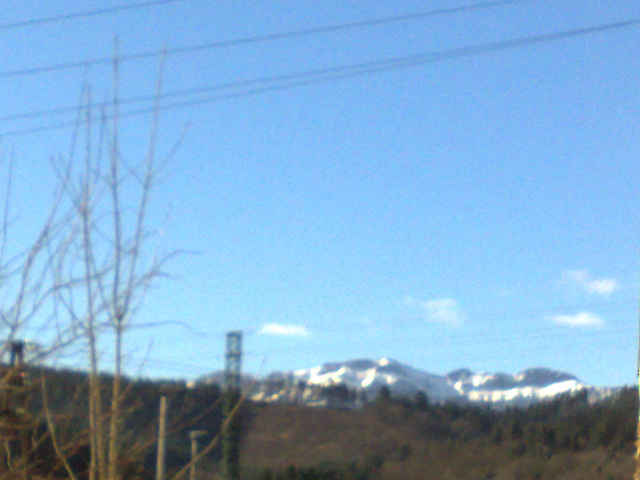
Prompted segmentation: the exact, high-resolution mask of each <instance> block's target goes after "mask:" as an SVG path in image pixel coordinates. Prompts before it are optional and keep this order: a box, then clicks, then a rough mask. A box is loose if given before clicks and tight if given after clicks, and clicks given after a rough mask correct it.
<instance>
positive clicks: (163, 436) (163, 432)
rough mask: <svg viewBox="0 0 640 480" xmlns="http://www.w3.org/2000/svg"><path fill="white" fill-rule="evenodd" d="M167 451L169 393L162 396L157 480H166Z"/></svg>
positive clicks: (159, 418)
mask: <svg viewBox="0 0 640 480" xmlns="http://www.w3.org/2000/svg"><path fill="white" fill-rule="evenodd" d="M166 451H167V393H166V392H162V393H161V395H160V414H159V416H158V454H157V457H156V480H164V467H165V460H164V458H165V455H166Z"/></svg>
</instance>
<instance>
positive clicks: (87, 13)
mask: <svg viewBox="0 0 640 480" xmlns="http://www.w3.org/2000/svg"><path fill="white" fill-rule="evenodd" d="M183 1H185V0H152V1H147V2H140V3H133V4H131V5H120V6H116V7H106V8H97V9H94V10H84V11H82V12H73V13H65V14H62V15H54V16H51V17H41V18H32V19H29V20H19V21H17V22H9V23H2V24H0V31H2V30H12V29H16V28H24V27H32V26H34V25H43V24H46V23H55V22H61V21H64V20H75V19H78V18H88V17H95V16H97V15H105V14H109V13H118V12H123V11H126V10H135V9H141V8H148V7H157V6H160V5H164V4H167V3H176V2H183Z"/></svg>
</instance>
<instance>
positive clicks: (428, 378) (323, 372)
mask: <svg viewBox="0 0 640 480" xmlns="http://www.w3.org/2000/svg"><path fill="white" fill-rule="evenodd" d="M257 385H258V388H257V391H256V390H254V394H253V395H252V398H253V399H254V400H257V401H266V402H298V403H307V404H311V405H323V404H324V405H326V404H327V403H331V398H333V401H338V403H340V402H342V403H345V402H350V403H354V404H357V403H358V402H359V401H360V400H361V399H363V398H368V399H373V398H375V396H376V395H377V394H378V392H379V391H380V389H381V388H382V387H387V388H388V389H389V391H390V392H391V394H392V395H394V396H405V397H412V396H414V395H415V394H416V393H417V392H423V393H425V394H426V395H427V397H428V398H429V399H430V400H431V401H434V402H442V401H445V400H457V401H470V402H489V403H494V404H516V403H517V404H526V403H531V402H535V401H538V400H544V399H549V398H553V397H555V396H556V395H559V394H562V393H566V392H577V391H579V390H582V389H584V388H587V387H586V385H584V384H583V383H582V382H581V381H580V380H579V379H578V378H576V377H575V376H574V375H571V374H569V373H564V372H558V371H555V370H551V369H548V368H532V369H529V370H525V371H523V372H520V373H517V374H509V373H478V372H473V371H471V370H469V369H460V370H455V371H453V372H450V373H448V374H447V375H437V374H433V373H428V372H424V371H422V370H419V369H416V368H414V367H411V366H409V365H405V364H403V363H400V362H397V361H395V360H391V359H387V358H383V359H381V360H377V361H374V360H367V359H359V360H349V361H345V362H333V363H326V364H324V365H322V366H319V367H314V368H309V369H304V370H295V371H289V372H274V373H272V374H270V375H269V376H268V377H266V379H264V380H262V381H260V382H259V383H258V384H257ZM344 387H346V388H344ZM327 392H330V395H329V397H331V398H329V399H328V398H327V397H328V395H327ZM349 392H351V393H349ZM348 395H351V397H348ZM354 395H355V397H354Z"/></svg>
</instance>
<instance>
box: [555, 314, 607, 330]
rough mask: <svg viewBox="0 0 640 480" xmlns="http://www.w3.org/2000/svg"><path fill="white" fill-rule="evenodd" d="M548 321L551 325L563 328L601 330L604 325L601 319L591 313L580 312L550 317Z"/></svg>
mask: <svg viewBox="0 0 640 480" xmlns="http://www.w3.org/2000/svg"><path fill="white" fill-rule="evenodd" d="M549 319H550V320H551V321H552V322H553V323H555V324H557V325H562V326H565V327H576V328H580V327H587V328H601V327H602V326H603V325H604V320H603V318H602V317H600V316H599V315H596V314H595V313H592V312H580V313H576V314H574V315H552V316H550V317H549Z"/></svg>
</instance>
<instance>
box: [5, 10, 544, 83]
mask: <svg viewBox="0 0 640 480" xmlns="http://www.w3.org/2000/svg"><path fill="white" fill-rule="evenodd" d="M164 1H178V0H164ZM530 1H534V0H496V1H490V2H485V3H477V4H472V5H465V6H461V7H451V8H442V9H438V10H429V11H425V12H418V13H411V14H406V15H399V16H393V17H382V18H376V19H373V20H363V21H360V22H350V23H343V24H338V25H327V26H322V27H313V28H307V29H300V30H292V31H288V32H280V33H269V34H265V35H255V36H250V37H242V38H236V39H232V40H223V41H219V42H213V43H203V44H199V45H190V46H186V47H178V48H172V49H167V50H153V51H148V52H141V53H133V54H130V55H122V56H120V57H119V58H118V60H119V61H120V62H125V61H133V60H144V59H148V58H157V57H159V56H161V55H166V56H170V55H179V54H186V53H194V52H198V51H205V50H213V49H217V48H229V47H235V46H240V45H250V44H255V43H262V42H270V41H275V40H284V39H287V38H295V37H303V36H311V35H318V34H323V33H334V32H339V31H345V30H352V29H357V28H364V27H370V26H376V25H384V24H390V23H398V22H406V21H410V20H418V19H421V18H427V17H433V16H437V15H445V14H456V13H463V12H468V11H472V10H478V9H483V8H490V7H497V6H502V5H509V4H514V3H522V2H530ZM111 62H113V57H101V58H94V59H88V60H82V61H73V62H67V63H57V64H51V65H41V66H38V67H29V68H22V69H18V70H9V71H4V72H0V78H8V77H17V76H26V75H35V74H40V73H53V72H61V71H66V70H73V69H76V68H85V67H93V66H98V65H107V64H110V63H111Z"/></svg>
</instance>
